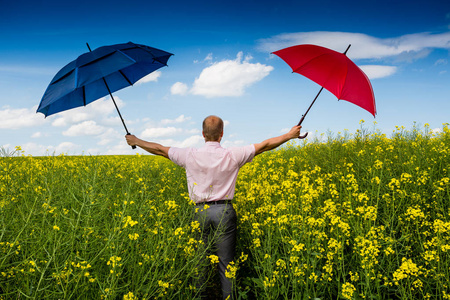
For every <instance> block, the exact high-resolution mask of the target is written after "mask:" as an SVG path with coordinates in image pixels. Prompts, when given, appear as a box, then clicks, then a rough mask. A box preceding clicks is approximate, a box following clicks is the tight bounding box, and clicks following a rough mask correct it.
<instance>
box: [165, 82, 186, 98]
mask: <svg viewBox="0 0 450 300" xmlns="http://www.w3.org/2000/svg"><path fill="white" fill-rule="evenodd" d="M188 90H189V88H188V86H187V85H186V84H185V83H182V82H175V83H174V84H173V85H172V87H171V88H170V93H171V94H172V95H181V96H184V95H186V94H187V93H188Z"/></svg>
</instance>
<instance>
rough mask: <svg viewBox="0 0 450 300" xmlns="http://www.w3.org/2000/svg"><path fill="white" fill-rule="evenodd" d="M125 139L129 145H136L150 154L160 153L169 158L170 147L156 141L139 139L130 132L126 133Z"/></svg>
mask: <svg viewBox="0 0 450 300" xmlns="http://www.w3.org/2000/svg"><path fill="white" fill-rule="evenodd" d="M125 139H126V140H127V143H128V145H130V146H138V147H140V148H142V149H144V150H145V151H147V152H150V153H152V154H155V155H161V156H164V157H165V158H169V149H170V147H164V146H162V145H160V144H157V143H152V142H147V141H144V140H141V139H139V138H137V137H136V136H134V135H132V134H127V135H126V136H125Z"/></svg>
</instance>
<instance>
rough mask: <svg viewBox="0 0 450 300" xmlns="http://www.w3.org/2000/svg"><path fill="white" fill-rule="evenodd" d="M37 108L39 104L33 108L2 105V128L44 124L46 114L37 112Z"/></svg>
mask: <svg viewBox="0 0 450 300" xmlns="http://www.w3.org/2000/svg"><path fill="white" fill-rule="evenodd" d="M36 109H37V106H34V107H32V108H31V109H28V108H16V109H13V108H10V107H8V106H5V107H2V109H0V120H1V122H0V129H19V128H25V127H34V126H39V125H42V124H44V123H45V118H44V115H43V114H36Z"/></svg>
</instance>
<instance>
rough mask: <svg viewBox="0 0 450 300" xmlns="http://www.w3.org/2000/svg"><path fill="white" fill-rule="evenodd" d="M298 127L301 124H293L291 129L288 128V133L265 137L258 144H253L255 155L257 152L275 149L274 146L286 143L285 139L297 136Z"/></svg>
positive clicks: (298, 132)
mask: <svg viewBox="0 0 450 300" xmlns="http://www.w3.org/2000/svg"><path fill="white" fill-rule="evenodd" d="M300 128H302V126H294V127H292V128H291V130H289V132H288V133H285V134H283V135H280V136H277V137H273V138H270V139H267V140H265V141H263V142H261V143H259V144H254V145H255V156H256V155H258V154H261V153H263V152H265V151H269V150H272V149H275V148H276V147H278V146H280V145H282V144H284V143H286V142H287V141H289V140H291V139H295V138H298V137H299V135H300Z"/></svg>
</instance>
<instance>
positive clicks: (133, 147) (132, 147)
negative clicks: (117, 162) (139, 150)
mask: <svg viewBox="0 0 450 300" xmlns="http://www.w3.org/2000/svg"><path fill="white" fill-rule="evenodd" d="M127 135H131V133H129V132H127ZM131 149H136V145H133V146H131Z"/></svg>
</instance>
